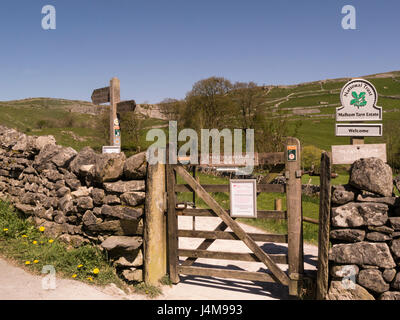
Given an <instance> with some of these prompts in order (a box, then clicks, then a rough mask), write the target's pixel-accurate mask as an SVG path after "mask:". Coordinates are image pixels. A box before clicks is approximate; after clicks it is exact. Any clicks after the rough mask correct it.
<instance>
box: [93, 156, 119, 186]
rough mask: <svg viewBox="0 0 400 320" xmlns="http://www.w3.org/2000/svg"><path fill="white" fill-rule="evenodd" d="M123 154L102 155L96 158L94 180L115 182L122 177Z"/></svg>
mask: <svg viewBox="0 0 400 320" xmlns="http://www.w3.org/2000/svg"><path fill="white" fill-rule="evenodd" d="M125 160H126V157H125V154H124V153H104V154H100V155H97V156H96V163H95V174H94V176H95V180H96V181H97V182H109V181H117V180H118V179H119V178H121V177H122V174H123V172H124V164H125Z"/></svg>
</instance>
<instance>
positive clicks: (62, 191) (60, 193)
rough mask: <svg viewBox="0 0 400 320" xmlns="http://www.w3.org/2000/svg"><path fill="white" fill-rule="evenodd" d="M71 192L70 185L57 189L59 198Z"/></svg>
mask: <svg viewBox="0 0 400 320" xmlns="http://www.w3.org/2000/svg"><path fill="white" fill-rule="evenodd" d="M60 181H62V180H60ZM70 192H71V190H70V189H69V188H68V187H61V188H59V189H58V190H57V191H56V195H57V197H59V198H62V197H64V196H65V195H67V194H69V193H70Z"/></svg>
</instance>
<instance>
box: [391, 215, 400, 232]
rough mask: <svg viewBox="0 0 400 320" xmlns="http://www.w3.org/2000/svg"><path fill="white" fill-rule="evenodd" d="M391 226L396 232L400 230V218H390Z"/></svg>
mask: <svg viewBox="0 0 400 320" xmlns="http://www.w3.org/2000/svg"><path fill="white" fill-rule="evenodd" d="M389 221H390V225H391V226H392V228H393V229H394V230H396V231H399V230H400V217H390V218H389Z"/></svg>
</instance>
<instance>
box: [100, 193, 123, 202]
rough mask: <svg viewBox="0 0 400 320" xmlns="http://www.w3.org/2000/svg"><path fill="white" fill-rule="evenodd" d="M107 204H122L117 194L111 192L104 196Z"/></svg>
mask: <svg viewBox="0 0 400 320" xmlns="http://www.w3.org/2000/svg"><path fill="white" fill-rule="evenodd" d="M104 203H105V204H121V200H120V199H119V197H117V196H116V195H115V194H109V195H108V196H106V197H105V198H104Z"/></svg>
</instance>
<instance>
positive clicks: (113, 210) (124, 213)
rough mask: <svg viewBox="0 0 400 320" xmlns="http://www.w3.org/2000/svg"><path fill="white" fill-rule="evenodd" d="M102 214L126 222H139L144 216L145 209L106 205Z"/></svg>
mask: <svg viewBox="0 0 400 320" xmlns="http://www.w3.org/2000/svg"><path fill="white" fill-rule="evenodd" d="M101 214H103V215H105V216H111V217H115V218H119V219H125V220H138V219H139V218H140V217H141V216H142V215H143V209H142V208H137V209H135V208H131V207H125V206H109V205H104V206H103V207H102V209H101Z"/></svg>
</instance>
